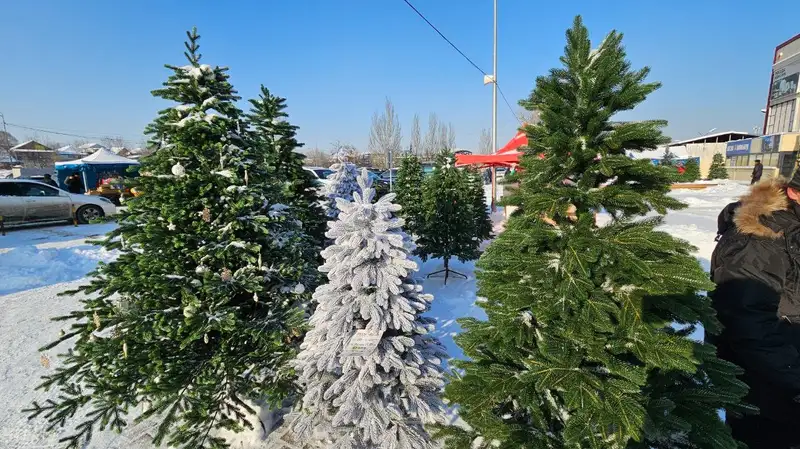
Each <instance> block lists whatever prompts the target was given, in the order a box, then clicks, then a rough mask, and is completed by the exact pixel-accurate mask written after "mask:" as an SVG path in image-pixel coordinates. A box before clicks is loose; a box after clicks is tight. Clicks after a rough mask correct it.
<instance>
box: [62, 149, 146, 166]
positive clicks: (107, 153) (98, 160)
mask: <svg viewBox="0 0 800 449" xmlns="http://www.w3.org/2000/svg"><path fill="white" fill-rule="evenodd" d="M84 164H88V165H102V164H106V165H115V164H116V165H124V164H127V165H139V162H137V161H134V160H133V159H128V158H127V157H122V156H119V155H117V154H114V153H112V152H111V150H107V149H105V148H100V149H99V150H97V151H95V152H94V153H92V154H90V155H89V156H86V157H83V158H80V159H76V160H74V161H64V162H56V166H60V165H84Z"/></svg>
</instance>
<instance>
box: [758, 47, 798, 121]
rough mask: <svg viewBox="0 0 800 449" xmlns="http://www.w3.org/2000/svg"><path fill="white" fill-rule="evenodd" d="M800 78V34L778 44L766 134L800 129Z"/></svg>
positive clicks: (773, 64) (774, 58)
mask: <svg viewBox="0 0 800 449" xmlns="http://www.w3.org/2000/svg"><path fill="white" fill-rule="evenodd" d="M799 78H800V34H798V35H797V36H795V37H793V38H791V39H789V40H788V41H786V42H784V43H782V44H780V45H778V46H777V47H775V54H774V55H773V58H772V76H771V79H770V88H769V94H768V95H767V108H766V114H765V115H766V116H765V117H764V134H765V135H771V134H779V133H786V132H795V131H800V123H798V121H800V114H798V113H797V108H798V106H800V102H799V101H798V98H797V97H798V90H797V87H798V84H800V83H798V81H799Z"/></svg>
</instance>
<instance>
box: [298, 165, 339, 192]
mask: <svg viewBox="0 0 800 449" xmlns="http://www.w3.org/2000/svg"><path fill="white" fill-rule="evenodd" d="M303 170H305V171H307V172H308V173H310V174H311V176H313V177H314V179H315V180H316V181H317V184H318V185H319V187H320V188H321V187H323V186H324V185H325V184H328V183H330V180H328V176H330V175H331V174H333V170H331V169H330V168H322V167H303Z"/></svg>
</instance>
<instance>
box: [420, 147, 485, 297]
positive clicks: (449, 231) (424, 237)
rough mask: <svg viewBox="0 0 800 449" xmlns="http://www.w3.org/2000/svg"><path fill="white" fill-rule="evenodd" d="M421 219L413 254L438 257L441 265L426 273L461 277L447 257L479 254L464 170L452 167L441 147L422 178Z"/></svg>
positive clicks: (451, 158) (463, 258)
mask: <svg viewBox="0 0 800 449" xmlns="http://www.w3.org/2000/svg"><path fill="white" fill-rule="evenodd" d="M422 205H423V223H422V224H421V226H420V227H419V236H418V239H417V249H416V251H415V254H417V255H419V256H420V258H421V259H422V260H423V261H425V260H428V258H431V257H432V258H441V259H442V260H443V261H444V269H443V270H440V271H437V272H434V273H430V274H429V275H428V276H432V275H437V274H439V273H443V274H444V282H445V284H446V283H447V279H448V278H449V277H450V274H455V275H457V276H462V277H465V276H464V275H463V274H461V273H458V272H455V271H453V270H451V269H450V259H451V258H453V257H455V258H457V259H458V260H460V261H462V262H463V261H467V260H474V259H477V258H478V256H479V255H480V252H479V250H478V248H479V247H480V244H481V242H480V240H479V239H478V238H477V237H476V235H475V216H474V214H473V212H472V198H471V197H470V194H469V182H468V180H467V175H466V173H465V172H464V171H463V170H461V169H458V168H456V167H455V156H454V155H453V153H452V152H451V151H449V150H442V151H441V152H440V153H439V155H438V156H437V158H436V167H435V168H434V171H433V174H432V175H431V176H430V177H429V178H428V179H426V180H425V183H424V184H423V192H422Z"/></svg>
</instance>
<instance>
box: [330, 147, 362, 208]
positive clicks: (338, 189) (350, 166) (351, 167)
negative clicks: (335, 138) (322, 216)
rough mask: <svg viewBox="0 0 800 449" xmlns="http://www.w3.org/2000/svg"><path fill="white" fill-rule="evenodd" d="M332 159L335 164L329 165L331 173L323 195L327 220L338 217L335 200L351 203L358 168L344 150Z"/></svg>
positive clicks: (356, 185) (355, 186)
mask: <svg viewBox="0 0 800 449" xmlns="http://www.w3.org/2000/svg"><path fill="white" fill-rule="evenodd" d="M334 157H335V158H336V162H335V163H334V164H333V165H331V170H333V173H331V174H330V176H328V183H327V184H326V185H325V188H324V190H323V195H324V196H325V199H326V203H325V213H326V214H327V216H328V218H331V219H336V217H338V216H339V208H338V203H337V202H336V199H337V198H341V199H343V200H345V201H352V199H353V193H355V192H356V191H358V181H357V180H356V178H358V168H356V164H354V163H352V162H351V161H350V159H351V157H352V155H351V154H349V153H348V152H347V151H345V150H339V151H338V152H337V153H336V154H335V155H334Z"/></svg>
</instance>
